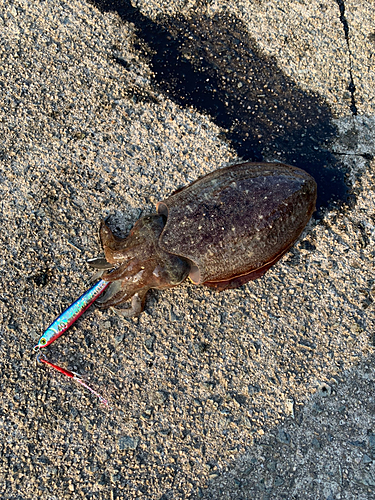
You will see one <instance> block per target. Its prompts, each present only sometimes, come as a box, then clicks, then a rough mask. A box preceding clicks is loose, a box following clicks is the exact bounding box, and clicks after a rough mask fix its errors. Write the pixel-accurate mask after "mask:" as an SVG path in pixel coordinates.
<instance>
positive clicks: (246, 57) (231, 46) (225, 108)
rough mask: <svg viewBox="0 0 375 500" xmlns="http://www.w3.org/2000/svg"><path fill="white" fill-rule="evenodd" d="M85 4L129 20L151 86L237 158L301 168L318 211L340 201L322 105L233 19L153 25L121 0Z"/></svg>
mask: <svg viewBox="0 0 375 500" xmlns="http://www.w3.org/2000/svg"><path fill="white" fill-rule="evenodd" d="M91 3H92V4H94V5H95V6H97V7H98V8H99V9H100V10H101V11H103V12H105V11H115V12H117V13H118V14H119V15H120V17H121V19H122V20H123V21H126V22H132V23H133V24H134V25H135V27H136V31H137V34H138V36H139V40H140V41H141V42H142V43H143V47H144V43H146V44H147V47H148V48H149V51H148V54H147V57H148V59H149V64H150V67H151V69H152V71H153V72H154V83H155V84H156V85H157V86H158V88H159V90H160V91H162V92H163V93H165V94H166V95H167V96H168V98H170V99H172V100H173V101H175V102H176V103H178V104H179V105H180V106H182V107H187V106H193V107H194V108H196V109H197V110H198V111H199V112H200V113H203V114H206V115H209V116H210V117H211V119H212V120H213V121H214V122H215V123H216V124H217V125H218V126H220V127H222V128H223V130H224V131H225V132H224V134H225V139H226V140H228V141H229V142H230V144H231V145H232V147H233V148H235V150H236V151H237V153H238V155H239V156H240V157H242V158H243V159H244V160H250V161H259V160H263V159H265V160H275V159H276V160H280V161H284V162H287V163H289V164H292V165H296V166H299V167H301V168H304V169H305V170H307V171H308V172H309V173H310V174H312V175H313V176H314V177H315V179H316V181H317V183H318V201H317V207H318V208H320V207H322V206H327V205H330V204H332V203H334V202H337V201H343V200H344V199H345V197H346V191H347V188H346V186H345V182H344V172H343V169H341V168H340V166H339V164H338V162H337V161H336V159H335V158H334V157H333V156H332V155H331V154H330V153H329V151H328V145H329V143H330V141H331V139H332V138H333V137H334V135H335V127H334V125H333V124H332V116H331V111H330V108H329V106H328V104H327V103H326V102H325V101H324V99H323V98H322V97H321V96H320V95H317V94H313V93H311V92H307V91H305V90H302V89H301V88H300V87H298V85H296V84H295V83H294V82H293V81H292V80H291V78H289V77H288V76H286V75H285V74H284V72H283V71H282V70H281V69H280V68H279V67H278V65H277V63H276V60H275V59H274V58H273V57H268V56H266V55H265V54H262V53H261V51H260V50H259V49H258V48H257V45H256V43H255V41H254V40H253V39H252V38H251V36H249V32H248V30H247V29H245V27H244V26H243V24H242V22H241V21H240V20H239V19H237V18H236V17H235V16H233V15H229V14H224V15H223V14H220V15H216V16H214V17H213V18H211V17H208V16H206V15H204V14H199V15H193V16H192V17H191V18H190V19H186V18H183V17H173V18H172V17H166V16H164V17H163V18H160V19H158V20H157V22H155V21H152V20H151V19H149V18H147V17H145V16H144V15H143V14H141V13H140V11H139V10H138V9H136V8H134V7H133V6H132V5H131V3H130V1H129V0H93V1H91ZM146 51H147V49H146ZM115 60H116V61H117V62H118V63H120V64H123V65H124V66H125V68H126V63H125V62H124V61H123V60H121V59H120V58H116V57H115Z"/></svg>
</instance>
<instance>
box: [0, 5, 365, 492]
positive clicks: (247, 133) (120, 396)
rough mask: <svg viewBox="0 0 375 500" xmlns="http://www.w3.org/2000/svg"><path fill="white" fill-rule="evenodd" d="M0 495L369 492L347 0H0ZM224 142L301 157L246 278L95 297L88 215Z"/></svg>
mask: <svg viewBox="0 0 375 500" xmlns="http://www.w3.org/2000/svg"><path fill="white" fill-rule="evenodd" d="M0 6H1V9H0V55H1V58H0V61H1V62H0V88H1V94H0V100H1V105H0V130H1V132H0V192H1V208H2V211H1V214H2V217H1V232H0V242H1V243H0V244H1V260H0V262H1V283H2V287H1V292H0V321H1V336H0V348H1V357H0V366H1V374H2V383H1V398H0V428H1V432H2V436H3V437H2V440H1V442H0V491H1V497H2V498H4V499H12V500H16V499H17V500H21V499H22V500H28V499H30V500H34V499H36V498H39V497H41V498H45V499H48V500H54V499H59V500H61V499H82V498H85V499H110V500H115V499H136V498H142V499H147V500H169V499H173V500H175V499H181V500H185V499H197V498H202V499H207V500H208V499H221V498H223V499H236V500H240V499H306V500H310V499H311V500H312V499H314V500H315V499H324V500H334V499H337V500H338V499H340V500H349V499H360V500H364V499H371V498H374V496H375V418H374V409H375V406H374V405H375V399H374V378H375V376H374V343H375V340H374V339H375V337H374V319H375V318H374V297H375V272H374V264H373V262H374V238H375V233H374V224H375V199H374V181H375V179H374V160H373V158H374V153H375V151H374V150H375V146H374V130H375V118H374V105H375V104H374V103H375V100H374V92H375V85H374V72H373V57H374V56H373V53H374V44H375V41H374V40H375V32H374V23H373V5H372V2H370V1H368V2H366V1H365V0H363V1H361V2H354V1H352V0H342V1H341V0H337V1H334V0H331V1H329V2H328V1H323V2H322V1H320V2H317V1H315V0H310V1H304V0H299V1H297V0H295V1H291V2H281V1H278V0H271V1H268V2H265V1H251V2H250V1H239V2H236V3H234V2H226V1H220V0H218V1H213V2H207V1H206V2H205V1H193V0H189V1H187V2H178V1H177V0H176V1H170V0H169V1H158V2H157V1H153V0H148V1H147V2H146V1H143V0H139V1H137V2H134V3H133V5H131V4H130V3H129V2H128V1H127V0H123V1H121V2H120V1H113V2H112V1H108V2H106V1H100V2H99V1H98V2H96V3H95V2H93V3H87V2H85V1H83V0H82V1H80V0H74V1H69V2H58V1H56V0H49V1H48V2H44V1H41V0H37V1H34V2H30V1H29V0H16V1H7V2H5V1H3V0H0ZM241 158H245V159H254V160H257V159H260V158H262V159H264V160H269V161H271V160H275V159H278V160H280V161H287V162H289V163H293V164H296V165H298V166H300V167H302V168H306V169H307V170H309V171H310V172H311V173H313V175H314V176H315V178H316V180H317V183H318V189H319V203H318V211H317V214H316V217H315V218H314V219H313V220H312V221H311V222H310V223H309V225H308V227H307V228H306V230H305V232H304V234H303V235H302V237H301V239H300V241H299V242H298V243H297V244H296V245H295V247H294V248H293V249H292V250H291V251H290V252H289V253H288V254H287V255H285V257H284V258H283V259H282V261H281V262H279V263H278V264H277V265H276V266H275V267H274V268H272V269H271V270H270V271H269V272H268V273H267V274H266V275H265V276H264V278H262V279H260V280H258V281H254V282H252V283H249V284H247V285H245V286H243V287H241V288H240V289H237V290H231V291H228V292H224V293H221V294H217V293H215V292H213V291H211V290H209V289H205V288H201V287H195V286H193V285H191V284H189V283H186V284H184V285H182V286H180V287H177V288H175V289H172V290H170V291H165V292H161V291H160V292H159V291H153V292H151V293H150V294H149V296H148V299H147V303H146V311H145V312H144V313H143V314H142V315H141V316H140V317H139V318H138V319H130V320H126V319H122V318H120V317H119V316H118V315H117V314H116V313H115V312H113V311H101V310H98V309H97V308H95V307H92V308H91V309H90V310H88V311H87V312H86V313H85V315H84V316H83V317H82V318H81V319H80V320H78V322H77V323H76V324H75V325H74V326H73V327H72V328H71V329H70V330H69V331H68V332H67V333H66V334H65V335H64V336H62V337H61V338H60V339H59V340H58V341H56V342H55V343H54V344H53V345H52V346H51V347H49V348H48V353H47V355H48V358H49V359H50V360H51V361H54V362H56V363H57V364H60V365H62V366H64V367H65V368H68V369H70V370H74V371H77V372H79V373H82V374H84V375H85V376H86V379H87V380H88V381H89V382H90V384H91V385H92V386H93V387H94V388H95V389H96V390H98V391H99V392H101V393H102V394H103V395H104V396H105V397H107V398H108V399H109V400H110V403H111V406H112V408H111V409H106V408H104V407H102V406H101V405H100V403H99V402H98V401H97V399H96V398H95V397H94V396H92V395H91V394H90V393H89V392H87V391H85V390H84V389H83V388H82V387H81V386H79V385H78V384H75V383H74V382H72V381H71V380H70V379H68V378H66V377H63V375H61V374H59V373H57V372H53V371H51V370H50V369H48V368H47V367H45V366H42V365H40V364H37V363H36V360H35V354H34V353H33V351H32V347H33V346H34V345H35V343H36V341H37V339H38V338H39V336H40V335H41V333H42V331H43V330H44V328H46V327H47V326H48V324H49V323H50V322H51V321H52V320H53V319H54V317H55V316H56V314H57V313H59V312H61V311H62V310H63V309H64V308H66V307H67V306H68V305H69V304H70V303H71V302H72V301H73V300H75V299H76V298H77V297H78V296H79V295H80V294H81V293H83V291H85V290H86V289H87V287H88V286H89V280H90V277H91V272H90V270H89V268H88V266H87V264H86V260H87V259H88V258H90V257H93V256H96V255H97V254H98V253H100V247H99V242H98V237H97V229H98V225H99V222H100V220H101V219H102V218H103V217H106V216H108V215H112V219H111V220H112V223H113V224H114V226H115V227H117V230H118V231H119V232H120V233H126V232H127V231H128V230H129V229H130V228H131V226H132V225H133V224H134V222H135V221H136V220H137V219H138V217H139V216H140V215H142V214H144V213H148V212H150V211H153V210H154V206H155V203H156V202H157V201H158V200H160V199H163V198H164V197H166V196H168V195H169V194H170V193H171V192H172V191H173V190H175V189H176V188H179V187H182V186H184V185H186V184H188V183H189V182H191V181H192V180H194V179H196V178H197V177H199V176H201V175H203V174H205V173H207V172H210V171H212V170H213V169H215V168H218V167H220V166H224V165H227V164H230V163H233V162H236V161H239V160H240V159H241Z"/></svg>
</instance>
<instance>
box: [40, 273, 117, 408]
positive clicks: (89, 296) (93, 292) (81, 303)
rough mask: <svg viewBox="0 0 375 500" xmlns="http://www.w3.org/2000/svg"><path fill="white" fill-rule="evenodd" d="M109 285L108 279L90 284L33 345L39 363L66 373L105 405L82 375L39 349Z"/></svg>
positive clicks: (74, 318) (51, 340) (63, 330)
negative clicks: (56, 363) (62, 365)
mask: <svg viewBox="0 0 375 500" xmlns="http://www.w3.org/2000/svg"><path fill="white" fill-rule="evenodd" d="M108 286H109V282H108V281H104V280H100V281H98V283H96V284H95V285H94V286H92V287H91V288H90V289H89V290H87V292H85V293H84V294H83V295H81V296H80V297H79V299H77V300H76V301H75V302H73V304H72V305H71V306H69V307H68V309H66V310H65V311H64V312H63V313H62V314H60V316H58V317H57V318H56V319H55V321H54V322H53V323H52V324H51V325H50V326H49V327H48V328H47V330H46V331H45V332H44V333H43V335H42V336H41V337H40V339H39V342H38V343H37V345H36V346H35V347H34V351H38V355H37V358H36V359H37V361H39V362H40V363H44V364H46V365H48V366H50V367H51V368H54V369H55V370H57V371H58V372H60V373H62V374H63V375H66V376H67V377H70V378H72V379H73V380H75V381H76V382H78V383H79V384H81V385H82V386H83V387H85V388H86V389H88V390H89V391H90V392H92V394H95V396H97V397H98V398H99V400H100V402H101V403H103V404H104V405H106V406H109V405H108V401H107V400H106V399H105V398H103V396H101V395H100V394H98V393H97V392H96V391H94V389H92V388H91V387H90V386H89V385H88V384H86V382H85V381H84V380H83V379H82V377H81V376H80V375H79V374H78V373H75V372H71V371H69V370H66V369H65V368H62V367H61V366H58V365H55V364H54V363H51V361H48V360H47V359H46V358H45V357H44V356H43V355H42V354H41V349H43V348H44V347H47V346H48V345H50V344H52V342H54V341H55V340H56V339H58V338H59V337H60V335H62V334H63V333H64V332H66V330H67V329H68V328H69V327H70V326H71V325H72V324H73V323H74V322H75V321H77V319H78V318H79V317H80V316H81V315H82V314H83V313H84V312H85V311H86V309H88V308H89V307H90V306H91V304H92V303H93V302H95V300H96V299H98V298H99V297H100V295H101V294H102V293H103V292H104V290H105V289H106V288H107V287H108Z"/></svg>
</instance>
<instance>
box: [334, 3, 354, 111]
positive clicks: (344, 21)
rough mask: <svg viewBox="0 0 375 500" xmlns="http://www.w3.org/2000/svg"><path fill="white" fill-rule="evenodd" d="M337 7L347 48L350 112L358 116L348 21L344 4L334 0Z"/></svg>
mask: <svg viewBox="0 0 375 500" xmlns="http://www.w3.org/2000/svg"><path fill="white" fill-rule="evenodd" d="M336 2H337V5H338V6H339V9H340V21H341V23H342V25H343V28H344V33H345V40H346V44H347V46H348V51H349V76H350V82H349V85H348V90H349V92H350V94H351V104H350V111H351V112H352V114H353V116H357V115H358V109H357V105H356V101H355V95H354V94H355V91H356V88H355V85H354V79H353V72H352V58H353V56H352V52H351V50H350V44H349V24H348V21H347V19H346V17H345V2H344V0H336Z"/></svg>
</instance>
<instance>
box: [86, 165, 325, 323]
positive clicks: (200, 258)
mask: <svg viewBox="0 0 375 500" xmlns="http://www.w3.org/2000/svg"><path fill="white" fill-rule="evenodd" d="M315 202H316V183H315V181H314V179H313V178H312V177H311V176H310V175H309V174H307V173H306V172H304V171H303V170H300V169H298V168H296V167H291V166H288V165H283V164H280V163H242V164H239V165H233V166H230V167H226V168H223V169H219V170H216V171H214V172H212V173H211V174H208V175H206V176H204V177H202V178H200V179H198V180H197V181H195V182H193V183H192V184H190V185H189V186H187V187H185V188H183V189H180V190H178V191H176V192H175V193H174V194H172V195H171V196H170V197H169V198H168V199H166V200H165V201H163V202H160V203H158V205H157V211H158V214H153V215H148V216H146V217H143V218H142V219H140V220H139V221H138V222H137V223H136V224H135V225H134V227H133V229H132V231H131V232H130V234H129V236H128V237H127V238H118V237H116V236H114V235H113V233H112V231H111V230H110V228H109V227H108V225H107V224H106V223H105V222H103V223H102V225H101V228H100V237H101V241H102V246H103V250H104V254H105V260H103V259H94V260H93V261H91V265H92V266H93V267H98V268H107V269H108V268H109V267H113V268H114V269H113V270H112V271H109V272H106V273H105V274H104V275H103V276H102V278H103V279H104V280H108V281H111V282H112V283H111V285H110V286H109V287H108V289H107V292H106V293H105V295H104V297H103V298H102V300H101V304H102V305H103V306H104V307H108V306H118V305H120V304H122V303H124V302H126V301H128V300H129V299H131V300H132V305H131V307H130V308H128V309H121V311H122V312H123V314H124V315H126V316H133V315H136V314H139V313H140V312H141V311H142V309H143V304H144V298H145V295H146V293H147V291H148V290H149V289H150V288H157V289H163V288H169V287H173V286H176V285H178V284H179V283H181V282H182V281H183V280H184V279H185V278H186V277H187V276H188V275H189V276H190V278H191V280H192V281H193V283H196V284H203V285H206V286H210V287H213V288H215V289H216V290H219V291H220V290H225V289H227V288H236V287H238V286H241V285H243V284H244V283H246V282H248V281H250V280H253V279H257V278H259V277H260V276H262V275H263V274H264V273H265V272H266V271H267V270H268V269H269V268H270V267H271V266H273V265H274V264H275V263H276V262H277V261H278V260H279V259H280V258H281V257H282V256H283V255H284V254H285V253H286V252H287V251H288V250H289V249H290V247H291V246H292V245H293V244H294V243H295V241H296V240H297V238H298V237H299V236H300V234H301V232H302V230H303V228H304V227H305V225H306V224H307V222H308V221H309V219H310V217H311V215H312V213H313V211H314V210H315Z"/></svg>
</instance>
